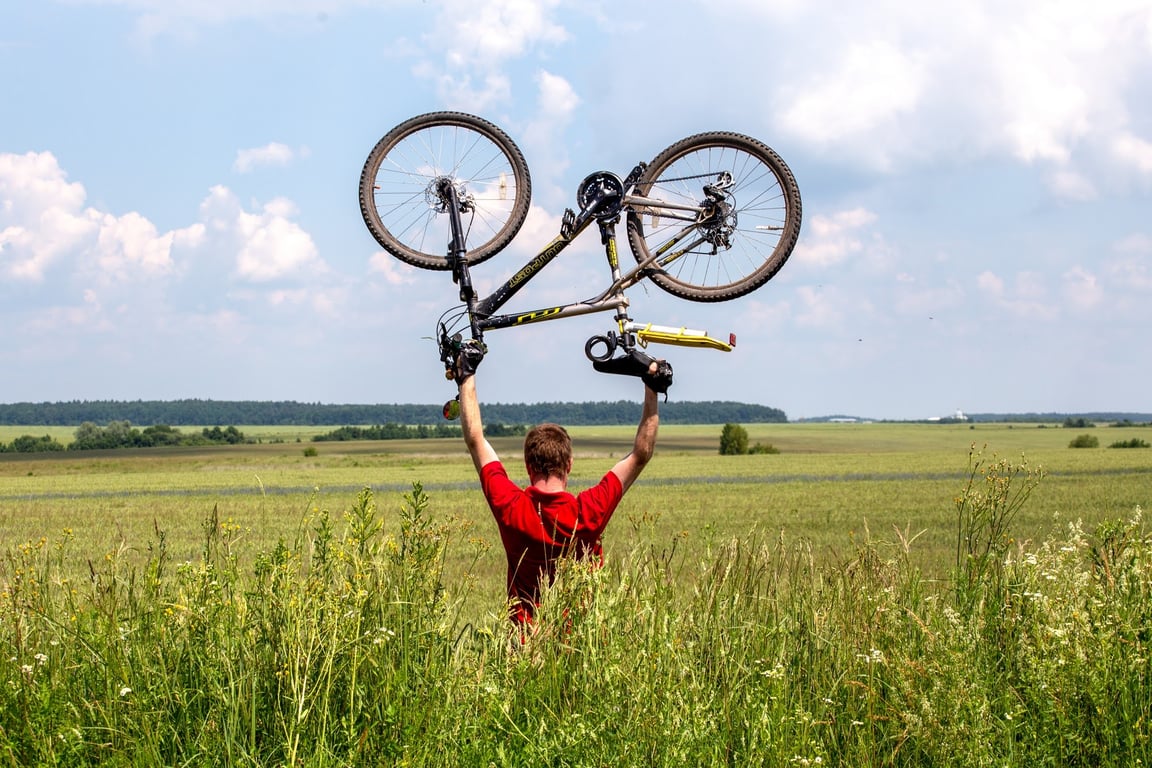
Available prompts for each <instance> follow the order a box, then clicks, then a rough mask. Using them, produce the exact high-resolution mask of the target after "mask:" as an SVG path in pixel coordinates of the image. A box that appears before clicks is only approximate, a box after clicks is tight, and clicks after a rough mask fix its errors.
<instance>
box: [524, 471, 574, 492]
mask: <svg viewBox="0 0 1152 768" xmlns="http://www.w3.org/2000/svg"><path fill="white" fill-rule="evenodd" d="M532 487H533V488H535V489H536V490H538V491H542V492H544V493H560V492H561V491H566V490H568V478H566V477H557V476H556V475H549V476H548V477H538V478H536V479H535V480H533V481H532Z"/></svg>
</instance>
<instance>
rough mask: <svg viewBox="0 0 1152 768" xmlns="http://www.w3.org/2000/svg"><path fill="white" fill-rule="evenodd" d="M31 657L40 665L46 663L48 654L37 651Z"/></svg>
mask: <svg viewBox="0 0 1152 768" xmlns="http://www.w3.org/2000/svg"><path fill="white" fill-rule="evenodd" d="M32 658H34V659H36V663H37V664H38V665H39V666H41V667H42V666H44V665H45V664H47V663H48V656H47V655H46V654H43V653H38V654H36V655H35V656H33V657H32Z"/></svg>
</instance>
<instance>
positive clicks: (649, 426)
mask: <svg viewBox="0 0 1152 768" xmlns="http://www.w3.org/2000/svg"><path fill="white" fill-rule="evenodd" d="M653 365H655V363H653ZM659 426H660V412H659V401H658V400H657V398H656V393H655V392H654V391H653V390H652V388H651V387H649V386H648V385H647V384H645V385H644V410H643V411H642V412H641V414H640V426H638V427H637V428H636V440H635V441H634V442H633V443H632V452H631V453H629V454H628V455H627V456H625V457H624V458H622V459H620V461H619V462H617V463H616V466H614V467H612V472H613V473H615V475H616V477H618V478H619V479H620V485H621V486H623V488H624V490H625V491H627V490H628V489H629V488H630V487H632V483H634V482H636V478H637V477H639V476H640V472H641V471H643V469H644V467H645V466H647V464H648V462H649V461H651V459H652V454H653V452H654V451H655V450H656V431H657V429H658V428H659Z"/></svg>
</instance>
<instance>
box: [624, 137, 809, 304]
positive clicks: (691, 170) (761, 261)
mask: <svg viewBox="0 0 1152 768" xmlns="http://www.w3.org/2000/svg"><path fill="white" fill-rule="evenodd" d="M706 185H707V186H708V187H709V188H710V189H711V190H712V194H713V200H714V201H715V202H714V203H713V204H712V205H711V206H710V207H709V208H708V210H709V212H708V213H706V214H703V215H699V216H698V215H696V213H695V212H693V211H684V210H679V209H676V208H669V207H662V206H661V205H659V204H651V205H634V206H632V207H631V208H630V209H629V211H628V242H629V244H630V245H631V247H632V254H633V255H634V256H635V257H636V261H637V262H643V261H645V260H646V259H648V258H649V257H650V256H651V255H652V254H657V256H656V260H655V262H654V263H653V272H652V273H651V274H650V277H651V279H652V281H653V282H654V283H656V285H658V286H660V287H661V288H663V289H664V290H665V291H667V292H668V293H671V294H672V295H674V296H679V297H680V298H684V299H690V300H692V301H727V300H729V299H734V298H736V297H738V296H743V295H745V294H747V293H750V292H751V291H754V290H756V289H757V288H759V287H760V286H762V285H764V283H766V282H768V281H769V280H771V279H772V277H773V276H774V275H775V274H776V273H777V272H779V271H780V268H781V267H783V266H784V262H786V261H787V260H788V257H789V256H790V255H791V254H792V249H793V248H794V247H795V245H796V240H797V238H798V237H799V236H800V218H801V206H800V188H799V187H798V186H797V184H796V179H795V178H794V177H793V176H792V171H791V170H789V168H788V166H787V165H786V164H785V163H784V160H783V159H781V157H780V156H779V155H777V154H776V152H774V151H773V150H772V149H771V148H770V147H768V146H767V145H766V144H763V143H762V142H760V141H757V140H756V139H753V138H750V137H748V136H743V135H741V134H738V133H727V132H720V131H716V132H711V133H700V134H697V135H695V136H689V137H688V138H686V139H682V140H680V141H678V142H676V143H675V144H673V145H672V146H670V147H668V148H667V149H665V150H664V151H663V152H661V153H660V154H658V155H657V156H656V158H655V159H654V160H653V161H652V162H651V163H650V164H649V165H648V167H647V169H645V171H644V174H643V175H642V176H641V177H640V181H639V182H638V183H637V184H636V187H635V189H634V191H633V194H637V195H640V196H641V197H645V198H649V199H650V200H658V201H661V202H662V203H664V204H667V205H672V206H690V207H692V208H698V207H701V206H706V207H707V206H708V203H707V199H708V196H707V195H706V194H705V186H706Z"/></svg>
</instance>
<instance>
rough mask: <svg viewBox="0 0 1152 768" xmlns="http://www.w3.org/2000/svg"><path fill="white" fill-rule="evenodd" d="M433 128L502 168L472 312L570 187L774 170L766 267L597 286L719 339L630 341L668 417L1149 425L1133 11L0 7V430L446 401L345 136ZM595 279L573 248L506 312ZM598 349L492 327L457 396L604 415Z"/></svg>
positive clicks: (1151, 305)
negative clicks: (698, 289) (737, 161)
mask: <svg viewBox="0 0 1152 768" xmlns="http://www.w3.org/2000/svg"><path fill="white" fill-rule="evenodd" d="M443 109H453V110H462V111H466V112H471V113H474V114H477V115H481V116H483V117H485V118H487V119H488V120H491V121H493V122H495V123H497V124H498V125H500V126H501V127H503V128H504V129H505V130H506V131H507V132H508V134H509V135H510V136H511V137H512V138H513V140H514V141H515V142H516V143H517V145H518V146H519V147H520V148H521V150H522V151H523V153H524V155H525V157H526V159H527V161H528V165H529V167H530V169H531V173H532V182H533V198H532V208H531V211H530V213H529V217H528V220H527V222H526V224H525V225H524V227H523V229H522V230H521V232H520V234H519V235H518V236H517V237H516V239H515V240H514V241H513V243H512V244H511V245H510V246H509V247H508V248H507V249H505V250H504V251H502V252H501V253H499V254H497V255H496V256H495V257H494V258H492V259H491V260H490V261H488V262H485V263H484V264H483V265H480V266H477V267H476V269H475V270H474V271H473V278H474V280H475V281H476V284H477V286H478V287H479V288H480V290H481V291H484V290H486V289H491V288H493V287H495V286H496V285H498V284H499V283H500V282H501V281H503V280H504V279H506V278H507V277H508V276H510V275H511V274H513V273H514V272H515V271H516V270H517V269H518V268H519V267H520V266H521V265H522V264H523V263H524V262H526V261H527V260H528V259H530V258H531V257H532V255H533V254H534V253H535V252H536V251H537V250H539V249H540V248H542V247H543V246H544V245H545V244H547V242H548V241H549V240H550V239H551V238H552V237H553V236H555V234H556V233H557V232H558V228H559V223H560V220H561V216H562V214H563V211H564V209H565V208H566V207H571V206H574V205H575V195H576V188H577V186H578V185H579V182H580V180H581V179H583V178H584V177H585V176H586V175H587V174H589V173H591V172H593V171H599V170H610V171H614V172H616V173H619V174H620V175H624V174H626V173H627V172H628V170H630V169H631V168H632V166H634V165H635V164H636V163H637V162H639V161H648V160H651V159H652V158H653V157H655V155H656V154H657V153H658V152H659V151H660V150H662V149H663V148H664V147H666V146H668V145H670V144H672V143H673V142H675V141H677V140H678V139H680V138H683V137H685V136H688V135H691V134H694V133H698V132H701V131H712V130H728V131H736V132H740V133H744V134H748V135H751V136H754V137H756V138H758V139H760V140H761V141H763V142H765V143H767V144H768V145H770V146H771V147H773V148H774V149H775V150H776V151H777V152H778V153H779V154H780V155H781V156H782V157H783V158H784V159H785V161H786V162H787V163H788V165H789V166H790V167H791V169H792V171H793V173H794V174H795V176H796V179H797V181H798V183H799V186H800V191H801V195H802V198H803V206H804V220H803V221H804V223H803V229H802V231H801V235H800V240H799V242H798V244H797V246H796V248H795V250H794V251H793V254H792V256H791V258H790V259H789V261H788V263H787V264H786V265H785V266H784V268H783V269H782V270H781V271H780V272H779V273H778V274H777V275H776V277H774V278H773V279H772V280H771V281H770V282H768V283H767V284H766V285H765V286H763V287H762V288H760V289H759V290H757V291H755V292H753V293H751V294H749V295H748V296H745V297H742V298H739V299H736V300H733V301H730V302H723V303H716V304H704V303H697V302H689V301H684V300H680V299H676V298H674V297H671V296H669V295H667V294H665V293H664V292H663V291H661V290H660V289H659V288H658V287H656V286H655V285H651V286H639V287H637V288H635V289H633V290H632V291H631V292H630V294H629V295H630V297H631V300H632V306H631V313H632V316H633V318H634V319H636V320H640V321H644V322H654V323H658V324H662V325H673V326H688V327H691V328H696V329H702V330H707V331H709V332H710V333H711V334H712V335H714V336H719V337H721V338H727V335H728V333H729V332H734V333H736V335H737V344H736V348H735V349H734V350H733V351H732V352H730V353H724V352H718V351H714V350H699V349H685V348H678V347H660V348H657V347H656V346H652V347H650V348H649V351H650V352H654V353H656V354H657V355H658V356H661V357H665V358H667V359H668V360H669V361H670V362H671V363H672V365H673V368H674V369H675V383H674V385H673V387H672V389H671V391H670V393H669V397H670V398H671V399H673V400H682V401H685V400H734V401H741V402H748V403H758V404H763V405H768V406H771V407H775V408H780V409H782V410H783V411H784V412H785V413H786V414H787V415H788V417H789V418H791V419H800V418H806V417H816V416H822V415H830V414H851V415H856V416H862V417H868V418H887V419H919V418H929V417H934V416H948V415H951V414H953V413H954V412H955V411H956V410H962V411H965V412H973V413H986V412H1062V413H1085V412H1093V411H1131V412H1152V395H1150V394H1149V393H1150V392H1152V387H1150V386H1149V383H1148V381H1149V378H1150V377H1149V373H1150V371H1152V355H1149V344H1148V341H1147V335H1148V331H1149V329H1152V2H1149V0H1097V2H1094V3H1091V4H1088V5H1085V4H1084V3H1082V2H1071V1H1069V0H1019V1H1018V2H1013V3H1003V2H998V1H997V0H940V1H939V2H934V3H908V2H904V1H903V0H899V1H891V0H877V2H873V3H866V4H861V3H857V2H851V1H849V0H816V1H815V2H801V1H800V0H708V1H707V2H704V1H703V0H663V2H661V3H659V4H656V3H627V2H624V3H622V2H614V3H609V2H606V1H605V2H602V1H601V0H579V2H570V1H569V0H486V1H485V2H482V3H477V2H472V1H470V0H468V1H465V0H6V2H5V3H3V4H2V5H0V360H2V365H3V369H2V370H3V371H4V375H3V377H2V378H0V402H5V403H13V402H27V401H31V402H43V401H61V400H137V399H142V400H174V399H182V398H203V399H214V400H297V401H301V402H321V403H439V402H442V401H443V400H447V399H449V398H450V397H451V396H452V395H454V393H455V392H454V387H453V386H452V384H451V382H447V381H445V380H444V378H443V372H442V366H441V364H440V362H439V360H438V355H437V352H436V347H435V344H434V343H433V342H432V341H431V337H432V335H433V333H434V331H435V324H436V320H437V318H438V317H439V315H440V313H441V312H443V311H444V310H446V309H448V308H450V307H452V306H454V305H455V304H457V303H458V297H457V295H456V289H455V286H453V284H452V282H451V278H450V276H449V275H447V274H446V273H443V272H435V271H426V270H419V269H415V268H412V267H408V266H407V265H404V264H402V263H401V262H399V261H397V260H395V259H393V258H392V257H391V256H389V255H387V254H386V253H385V252H384V251H383V250H382V249H381V248H380V247H379V246H378V245H377V244H376V242H375V241H374V240H373V239H372V236H371V235H370V233H369V232H368V230H367V228H366V227H365V225H364V223H363V221H362V220H361V218H360V212H359V205H358V201H357V185H358V181H359V175H360V171H361V168H362V167H363V164H364V161H365V159H366V158H367V155H368V153H369V151H370V150H371V149H372V147H373V146H374V145H375V143H376V141H377V140H379V138H380V137H381V136H382V135H384V134H385V133H386V132H387V131H388V130H389V129H391V128H392V127H393V126H395V125H396V124H398V123H400V122H401V121H403V120H405V119H407V118H409V117H411V116H414V115H417V114H421V113H424V112H430V111H436V110H443ZM621 245H622V247H624V245H625V244H624V243H623V242H622V243H621ZM623 258H624V259H626V260H630V258H631V257H630V256H628V255H627V251H626V247H625V253H624V255H623ZM605 277H606V267H605V263H604V257H603V253H602V250H601V246H600V244H599V241H598V238H597V237H595V235H594V230H593V233H590V234H588V235H587V236H586V237H585V238H583V239H581V240H580V241H578V242H577V244H575V245H573V246H572V247H571V248H570V249H569V250H568V251H566V252H565V253H564V254H563V255H562V256H561V257H560V258H559V259H558V260H557V261H556V262H554V263H553V264H552V265H550V266H549V267H548V269H547V270H546V271H545V272H544V273H543V274H542V275H541V276H540V277H539V278H537V279H536V280H534V281H533V282H532V283H531V284H530V285H529V286H528V287H526V288H525V289H524V290H523V291H522V292H521V293H520V294H519V295H518V296H517V297H516V299H515V300H514V301H513V302H512V303H511V304H510V305H509V306H508V307H507V310H508V311H519V310H522V309H523V310H529V309H535V308H540V307H546V306H550V305H553V304H559V303H566V302H569V301H574V300H581V299H585V298H589V297H591V296H594V295H596V294H598V293H599V292H600V290H602V289H603V287H605V284H606V279H605ZM612 326H613V322H612V317H611V314H597V315H590V316H584V317H578V318H572V319H566V320H563V321H560V322H554V323H543V324H540V325H537V326H533V327H526V328H513V329H504V330H499V331H493V332H490V333H489V334H488V336H487V342H488V346H489V353H488V356H487V358H486V359H485V361H484V363H483V365H482V366H481V369H480V374H479V378H478V389H479V391H480V396H481V399H482V401H491V402H505V403H508V402H541V401H556V400H560V401H595V400H620V399H636V400H639V399H640V394H641V392H642V390H641V388H640V387H641V385H640V382H638V381H637V380H636V379H632V378H627V377H619V376H610V375H605V374H599V373H596V372H595V371H593V370H592V367H591V364H590V363H589V362H588V361H587V360H586V358H585V357H584V353H583V350H584V342H585V340H586V339H587V338H588V337H590V336H593V335H598V334H602V333H604V332H606V331H607V330H609V329H611V328H612Z"/></svg>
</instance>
